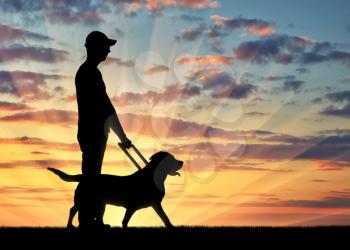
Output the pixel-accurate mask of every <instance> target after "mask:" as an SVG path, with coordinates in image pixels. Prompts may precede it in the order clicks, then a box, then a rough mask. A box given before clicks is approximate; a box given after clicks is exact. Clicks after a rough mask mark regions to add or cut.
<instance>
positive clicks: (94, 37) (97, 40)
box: [85, 31, 117, 63]
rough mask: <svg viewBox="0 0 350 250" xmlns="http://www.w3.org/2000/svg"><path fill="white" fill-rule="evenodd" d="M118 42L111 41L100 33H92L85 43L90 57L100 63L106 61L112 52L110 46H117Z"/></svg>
mask: <svg viewBox="0 0 350 250" xmlns="http://www.w3.org/2000/svg"><path fill="white" fill-rule="evenodd" d="M116 42H117V40H114V39H109V38H108V37H107V36H106V35H105V34H104V33H102V32H100V31H92V32H91V33H90V34H89V35H88V36H87V37H86V41H85V47H86V50H87V54H88V57H92V58H94V59H95V60H97V61H98V63H99V62H102V61H104V60H106V58H107V55H108V53H109V52H110V49H109V48H110V46H113V45H114V44H116Z"/></svg>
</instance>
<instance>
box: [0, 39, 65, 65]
mask: <svg viewBox="0 0 350 250" xmlns="http://www.w3.org/2000/svg"><path fill="white" fill-rule="evenodd" d="M68 55H69V53H68V52H67V51H64V50H59V49H54V48H45V47H34V46H23V45H18V44H17V45H13V46H10V47H5V48H0V63H9V62H12V61H17V60H24V61H36V62H44V63H55V62H62V61H66V60H67V57H68Z"/></svg>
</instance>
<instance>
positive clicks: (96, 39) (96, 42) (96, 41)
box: [85, 31, 117, 47]
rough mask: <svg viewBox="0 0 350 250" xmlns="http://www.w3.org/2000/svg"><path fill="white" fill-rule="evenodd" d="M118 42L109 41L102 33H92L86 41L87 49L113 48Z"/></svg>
mask: <svg viewBox="0 0 350 250" xmlns="http://www.w3.org/2000/svg"><path fill="white" fill-rule="evenodd" d="M116 42H117V40H114V39H109V38H108V37H107V36H106V34H104V33H102V32H100V31H92V32H91V33H90V34H89V35H88V36H87V37H86V40H85V47H100V46H113V45H114V44H116Z"/></svg>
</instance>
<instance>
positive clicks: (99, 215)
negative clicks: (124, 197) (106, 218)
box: [96, 203, 111, 228]
mask: <svg viewBox="0 0 350 250" xmlns="http://www.w3.org/2000/svg"><path fill="white" fill-rule="evenodd" d="M105 210H106V204H103V203H102V204H101V205H100V206H99V209H98V211H97V214H96V222H97V225H98V226H101V227H104V228H110V227H111V226H110V225H108V224H104V223H103V215H104V213H105Z"/></svg>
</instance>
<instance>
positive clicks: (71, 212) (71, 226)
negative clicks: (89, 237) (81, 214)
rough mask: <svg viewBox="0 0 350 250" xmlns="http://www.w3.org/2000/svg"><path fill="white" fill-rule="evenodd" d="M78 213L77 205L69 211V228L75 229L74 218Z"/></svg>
mask: <svg viewBox="0 0 350 250" xmlns="http://www.w3.org/2000/svg"><path fill="white" fill-rule="evenodd" d="M77 212H78V208H77V207H76V206H75V205H74V206H73V207H71V209H70V210H69V218H68V223H67V227H68V228H73V227H74V226H73V218H74V216H75V214H76V213H77Z"/></svg>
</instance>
